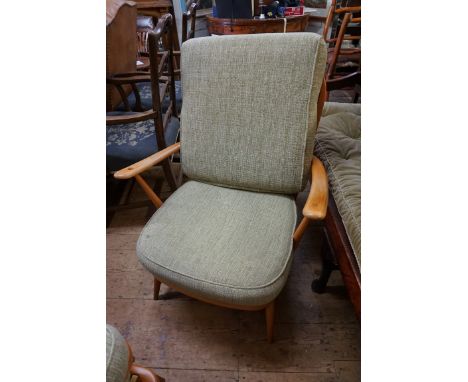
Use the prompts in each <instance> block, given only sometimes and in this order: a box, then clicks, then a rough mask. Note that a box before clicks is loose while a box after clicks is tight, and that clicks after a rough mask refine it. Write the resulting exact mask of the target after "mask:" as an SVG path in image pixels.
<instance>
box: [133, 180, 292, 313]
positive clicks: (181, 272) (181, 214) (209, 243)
mask: <svg viewBox="0 0 468 382" xmlns="http://www.w3.org/2000/svg"><path fill="white" fill-rule="evenodd" d="M295 223H296V204H295V202H294V199H293V198H292V197H291V196H287V195H278V194H264V193H257V192H251V191H243V190H235V189H231V188H224V187H219V186H214V185H210V184H206V183H201V182H197V181H189V182H187V183H185V184H184V185H183V186H182V187H180V188H179V189H178V190H177V191H176V192H175V193H174V194H173V195H172V196H171V197H170V198H169V199H168V200H167V201H166V202H165V203H164V205H163V206H162V207H161V208H160V209H159V210H157V211H156V213H155V214H154V215H153V217H152V218H151V219H150V220H149V222H148V223H147V224H146V226H145V228H144V229H143V231H142V233H141V235H140V238H139V240H138V243H137V255H138V257H139V259H140V261H141V263H142V264H143V265H144V266H145V267H146V268H147V269H148V270H149V271H150V272H151V273H153V274H154V276H155V277H156V278H157V279H158V280H159V281H161V282H163V283H164V282H167V283H168V284H170V285H173V286H174V287H176V288H177V287H179V288H181V289H182V290H186V291H191V292H192V293H194V294H195V295H196V297H200V298H206V299H209V300H211V301H213V302H221V303H228V304H236V305H247V306H256V305H263V304H267V303H269V302H270V301H272V300H273V299H274V298H275V297H276V296H277V295H278V294H279V292H280V291H281V289H282V287H283V286H284V284H285V282H286V278H287V275H288V272H289V267H290V263H291V248H292V236H293V231H294V227H295Z"/></svg>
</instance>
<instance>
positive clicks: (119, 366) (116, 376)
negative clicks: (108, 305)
mask: <svg viewBox="0 0 468 382" xmlns="http://www.w3.org/2000/svg"><path fill="white" fill-rule="evenodd" d="M128 356H129V354H128V346H127V342H126V341H125V339H124V338H123V337H122V335H121V334H120V333H119V331H118V330H117V329H116V328H114V327H113V326H111V325H106V382H126V381H129V379H130V373H129V370H128V361H129V360H128Z"/></svg>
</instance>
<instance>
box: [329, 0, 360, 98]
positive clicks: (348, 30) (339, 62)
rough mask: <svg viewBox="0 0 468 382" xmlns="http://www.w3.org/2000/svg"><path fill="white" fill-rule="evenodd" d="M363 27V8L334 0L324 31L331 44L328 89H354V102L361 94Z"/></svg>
mask: <svg viewBox="0 0 468 382" xmlns="http://www.w3.org/2000/svg"><path fill="white" fill-rule="evenodd" d="M341 5H342V4H341ZM332 28H333V30H331V29H332ZM360 30H361V7H360V6H340V7H338V6H337V5H336V0H334V1H333V2H332V5H331V7H330V11H329V14H328V17H327V20H326V23H325V27H324V31H323V36H324V40H325V41H326V42H327V43H328V57H327V72H326V79H327V88H328V90H337V89H345V88H348V89H349V88H351V89H352V88H355V98H354V101H355V102H356V101H357V99H358V96H359V93H360V83H361V82H360V80H361V46H360V44H361V35H360Z"/></svg>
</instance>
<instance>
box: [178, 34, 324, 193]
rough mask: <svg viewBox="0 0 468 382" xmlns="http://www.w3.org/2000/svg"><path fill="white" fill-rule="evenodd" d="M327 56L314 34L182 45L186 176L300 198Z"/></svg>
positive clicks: (245, 37)
mask: <svg viewBox="0 0 468 382" xmlns="http://www.w3.org/2000/svg"><path fill="white" fill-rule="evenodd" d="M326 55H327V52H326V48H325V44H324V42H323V39H322V37H321V36H319V35H317V34H315V33H265V34H251V35H237V36H223V37H200V38H194V39H190V40H188V41H186V42H185V43H184V44H183V45H182V54H181V73H182V92H183V95H184V103H183V105H182V114H181V145H182V146H181V152H182V169H183V171H184V174H186V175H187V176H188V177H189V178H191V179H193V180H199V181H203V182H206V183H211V184H216V185H222V186H226V187H232V188H237V189H244V190H253V191H260V192H274V193H283V194H293V193H297V192H300V191H301V190H302V189H303V188H304V187H305V185H306V184H307V181H308V179H309V174H310V171H309V170H310V164H311V160H312V155H313V142H314V135H315V130H316V127H317V99H318V95H319V92H320V86H321V84H322V80H323V75H324V71H325V64H326Z"/></svg>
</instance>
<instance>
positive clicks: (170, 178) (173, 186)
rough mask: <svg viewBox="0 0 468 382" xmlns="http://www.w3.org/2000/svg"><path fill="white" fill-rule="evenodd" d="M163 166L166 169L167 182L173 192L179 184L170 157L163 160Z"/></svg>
mask: <svg viewBox="0 0 468 382" xmlns="http://www.w3.org/2000/svg"><path fill="white" fill-rule="evenodd" d="M162 167H163V171H164V175H165V176H166V180H167V183H169V187H170V189H171V191H172V192H174V191H175V190H177V184H176V180H175V177H174V172H173V171H172V168H171V162H170V160H169V159H166V160H165V161H163V162H162Z"/></svg>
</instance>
